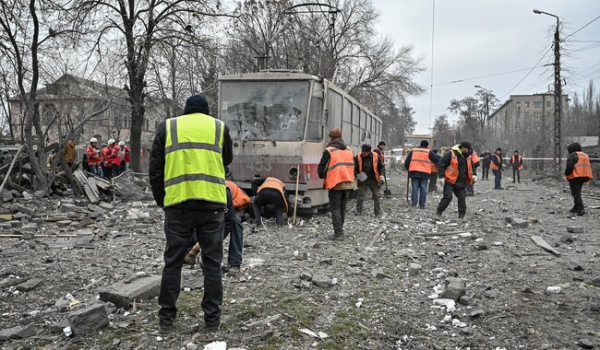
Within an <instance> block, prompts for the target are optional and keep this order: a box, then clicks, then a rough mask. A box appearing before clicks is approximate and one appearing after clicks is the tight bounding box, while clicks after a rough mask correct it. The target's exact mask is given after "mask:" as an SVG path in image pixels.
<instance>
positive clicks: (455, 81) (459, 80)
mask: <svg viewBox="0 0 600 350" xmlns="http://www.w3.org/2000/svg"><path fill="white" fill-rule="evenodd" d="M532 68H535V66H534V67H528V68H521V69H515V70H510V71H506V72H500V73H493V74H488V75H482V76H479V77H472V78H464V79H458V80H452V81H447V82H445V83H439V84H435V85H434V86H440V85H448V84H456V83H462V82H463V81H469V80H476V79H482V78H489V77H495V76H499V75H505V74H511V73H517V72H522V71H525V70H528V69H532Z"/></svg>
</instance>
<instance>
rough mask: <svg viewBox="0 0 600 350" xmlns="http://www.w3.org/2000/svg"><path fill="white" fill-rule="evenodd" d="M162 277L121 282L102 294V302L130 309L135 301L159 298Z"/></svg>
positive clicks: (154, 276) (156, 276)
mask: <svg viewBox="0 0 600 350" xmlns="http://www.w3.org/2000/svg"><path fill="white" fill-rule="evenodd" d="M160 281H161V276H160V275H151V276H147V277H141V278H138V279H135V280H133V281H131V282H130V283H126V282H127V281H120V282H117V283H115V284H113V285H111V286H109V287H108V288H107V289H105V290H103V291H101V292H100V300H102V301H105V302H107V301H110V302H112V303H113V304H115V305H116V306H117V307H122V308H125V309H128V308H129V307H130V306H131V304H132V303H133V301H134V300H137V301H140V300H147V299H152V298H154V297H156V296H158V293H159V292H160Z"/></svg>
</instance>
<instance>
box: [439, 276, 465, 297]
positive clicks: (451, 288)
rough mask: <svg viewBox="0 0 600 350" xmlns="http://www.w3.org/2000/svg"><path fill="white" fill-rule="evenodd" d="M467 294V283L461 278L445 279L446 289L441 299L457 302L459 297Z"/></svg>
mask: <svg viewBox="0 0 600 350" xmlns="http://www.w3.org/2000/svg"><path fill="white" fill-rule="evenodd" d="M466 293H467V281H465V280H464V279H462V278H454V277H449V278H447V279H446V289H445V290H444V292H443V293H442V295H441V297H442V298H444V299H452V300H454V301H458V299H460V297H462V296H463V295H465V294H466Z"/></svg>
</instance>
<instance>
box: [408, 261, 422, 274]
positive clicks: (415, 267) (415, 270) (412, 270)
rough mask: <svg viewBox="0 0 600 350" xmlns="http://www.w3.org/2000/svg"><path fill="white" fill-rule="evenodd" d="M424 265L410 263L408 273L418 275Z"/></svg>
mask: <svg viewBox="0 0 600 350" xmlns="http://www.w3.org/2000/svg"><path fill="white" fill-rule="evenodd" d="M421 268H422V266H421V265H419V264H415V263H410V264H408V275H409V276H416V275H417V274H419V272H420V271H421Z"/></svg>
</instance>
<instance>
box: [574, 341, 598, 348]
mask: <svg viewBox="0 0 600 350" xmlns="http://www.w3.org/2000/svg"><path fill="white" fill-rule="evenodd" d="M577 346H579V347H580V348H582V349H593V348H594V347H595V346H594V343H592V342H591V341H590V340H589V339H585V338H584V339H579V340H578V341H577Z"/></svg>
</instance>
